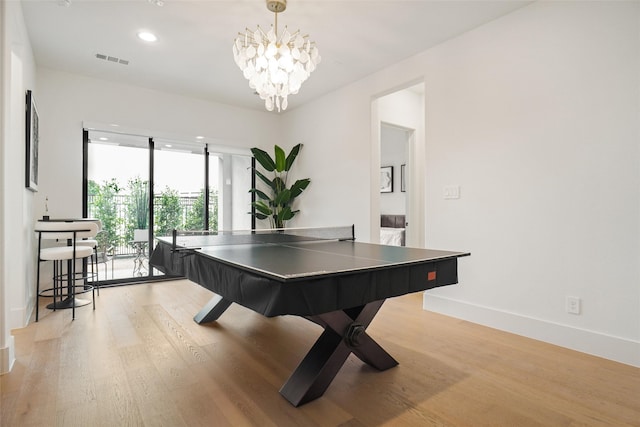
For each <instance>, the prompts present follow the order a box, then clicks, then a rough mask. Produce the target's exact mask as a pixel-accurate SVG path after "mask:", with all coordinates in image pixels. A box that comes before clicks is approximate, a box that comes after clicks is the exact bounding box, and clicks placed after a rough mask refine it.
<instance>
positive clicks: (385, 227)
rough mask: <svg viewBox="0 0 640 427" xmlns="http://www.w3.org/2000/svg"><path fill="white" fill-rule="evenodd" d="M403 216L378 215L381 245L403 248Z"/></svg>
mask: <svg viewBox="0 0 640 427" xmlns="http://www.w3.org/2000/svg"><path fill="white" fill-rule="evenodd" d="M404 227H405V216H404V215H388V214H382V215H380V243H381V244H383V245H392V246H404V244H405V239H404Z"/></svg>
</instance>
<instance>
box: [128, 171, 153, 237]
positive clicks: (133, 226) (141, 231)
mask: <svg viewBox="0 0 640 427" xmlns="http://www.w3.org/2000/svg"><path fill="white" fill-rule="evenodd" d="M129 192H130V194H129V201H128V206H127V211H128V216H129V227H128V228H129V230H131V231H130V232H131V234H130V235H129V236H128V237H129V238H130V239H132V240H134V241H139V240H144V241H146V240H147V239H148V233H149V225H148V224H149V181H144V180H142V179H141V178H140V177H135V178H133V179H130V180H129Z"/></svg>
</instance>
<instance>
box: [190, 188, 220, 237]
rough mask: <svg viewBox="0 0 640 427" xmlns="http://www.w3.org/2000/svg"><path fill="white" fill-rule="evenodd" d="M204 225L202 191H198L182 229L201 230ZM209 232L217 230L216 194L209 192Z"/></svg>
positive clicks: (215, 192)
mask: <svg viewBox="0 0 640 427" xmlns="http://www.w3.org/2000/svg"><path fill="white" fill-rule="evenodd" d="M205 228H207V227H205V223H204V189H202V190H200V194H198V198H197V199H196V200H194V202H193V205H192V206H191V207H190V209H189V210H188V211H187V215H186V219H185V224H184V229H185V230H203V229H205ZM208 229H209V230H216V231H217V230H218V192H217V191H211V193H210V195H209V227H208Z"/></svg>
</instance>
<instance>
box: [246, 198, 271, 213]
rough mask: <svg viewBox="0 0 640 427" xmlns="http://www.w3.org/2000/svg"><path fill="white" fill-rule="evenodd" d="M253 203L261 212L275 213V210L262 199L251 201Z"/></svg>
mask: <svg viewBox="0 0 640 427" xmlns="http://www.w3.org/2000/svg"><path fill="white" fill-rule="evenodd" d="M251 205H252V206H254V207H255V208H256V210H257V211H258V212H260V213H261V214H264V215H271V214H272V213H273V210H272V209H271V208H270V207H269V206H267V205H266V204H265V203H264V202H263V201H261V200H258V201H257V202H253V203H251Z"/></svg>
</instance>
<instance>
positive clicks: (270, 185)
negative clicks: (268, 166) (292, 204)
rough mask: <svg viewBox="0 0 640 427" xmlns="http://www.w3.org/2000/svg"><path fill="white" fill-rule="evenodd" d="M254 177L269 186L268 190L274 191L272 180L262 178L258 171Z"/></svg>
mask: <svg viewBox="0 0 640 427" xmlns="http://www.w3.org/2000/svg"><path fill="white" fill-rule="evenodd" d="M255 172H256V175H257V176H258V178H260V179H261V180H262V182H264V183H265V184H267V185H268V186H269V188H271V189H273V190H274V191H275V186H274V183H273V181H272V180H270V179H269V178H267V177H266V176H264V175H263V174H262V173H261V172H260V171H259V170H256V171H255Z"/></svg>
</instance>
